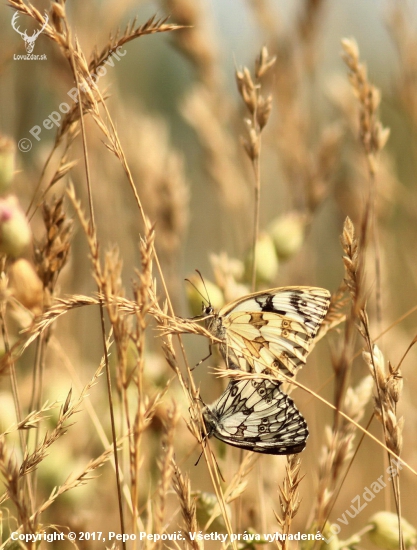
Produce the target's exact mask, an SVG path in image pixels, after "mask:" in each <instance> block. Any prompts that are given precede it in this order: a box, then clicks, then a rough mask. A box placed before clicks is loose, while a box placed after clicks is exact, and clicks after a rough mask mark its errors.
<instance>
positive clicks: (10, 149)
mask: <svg viewBox="0 0 417 550" xmlns="http://www.w3.org/2000/svg"><path fill="white" fill-rule="evenodd" d="M15 159H16V145H15V142H14V141H13V140H11V139H9V138H6V137H4V136H0V195H4V194H5V193H7V191H8V190H9V188H10V185H11V184H12V181H13V177H14V172H15Z"/></svg>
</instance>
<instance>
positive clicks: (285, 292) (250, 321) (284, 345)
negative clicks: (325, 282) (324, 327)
mask: <svg viewBox="0 0 417 550" xmlns="http://www.w3.org/2000/svg"><path fill="white" fill-rule="evenodd" d="M329 304H330V293H329V292H328V291H327V290H325V289H322V288H315V287H286V288H277V289H272V290H268V291H264V292H258V293H256V294H251V295H250V296H248V297H246V298H242V299H240V300H237V301H235V302H232V303H231V304H229V305H227V306H226V307H224V308H223V309H222V310H220V312H219V314H218V316H217V318H216V324H214V323H213V324H212V327H215V330H213V333H214V334H215V336H217V337H218V338H220V339H221V340H223V342H222V344H221V346H220V349H221V352H222V354H223V357H224V359H225V361H226V362H227V363H228V365H229V366H230V367H235V368H236V367H237V368H239V369H241V370H245V371H249V372H264V371H265V370H266V369H268V367H275V368H278V369H281V370H282V371H283V372H284V373H285V374H286V375H287V376H293V375H294V374H295V372H296V371H297V369H298V368H299V367H301V366H302V365H303V364H305V362H306V357H307V355H308V353H309V350H310V347H311V343H312V341H313V340H314V338H315V337H316V335H317V331H318V329H319V327H320V325H321V323H322V321H323V319H324V317H325V315H326V313H327V310H328V308H329Z"/></svg>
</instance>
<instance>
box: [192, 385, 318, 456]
mask: <svg viewBox="0 0 417 550" xmlns="http://www.w3.org/2000/svg"><path fill="white" fill-rule="evenodd" d="M280 385H281V384H280V382H273V381H271V380H264V379H255V378H253V379H250V380H232V381H231V382H229V385H228V386H227V388H226V390H225V391H224V392H223V394H222V395H221V396H220V397H219V399H217V401H215V402H214V403H212V404H211V405H207V406H205V407H204V409H203V411H202V414H203V419H204V423H205V426H206V431H207V435H208V437H211V436H214V437H216V438H217V439H220V440H222V441H224V442H225V443H228V444H229V445H233V446H234V447H240V448H241V449H247V450H248V451H254V452H256V453H265V454H273V455H288V454H293V453H299V452H301V451H302V450H303V449H304V447H305V445H306V440H307V437H308V428H307V424H306V421H305V420H304V418H303V417H302V416H301V414H300V412H299V411H298V410H297V409H296V407H295V405H294V402H293V400H292V399H291V398H290V397H288V395H286V394H285V393H283V392H282V391H281V390H280Z"/></svg>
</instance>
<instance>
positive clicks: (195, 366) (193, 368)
mask: <svg viewBox="0 0 417 550" xmlns="http://www.w3.org/2000/svg"><path fill="white" fill-rule="evenodd" d="M209 352H210V353H209V354H208V355H207V357H203V359H201V361H199V362H198V363H197V364H196V365H194V367H191V369H190V370H191V371H193V370H195V369H196V368H197V367H198V366H199V365H201V363H204V361H206V360H207V359H208V358H209V357H211V356H212V355H213V352H212V350H211V344H209Z"/></svg>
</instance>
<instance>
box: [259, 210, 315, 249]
mask: <svg viewBox="0 0 417 550" xmlns="http://www.w3.org/2000/svg"><path fill="white" fill-rule="evenodd" d="M305 226H306V218H305V216H304V215H303V214H300V213H298V212H290V213H289V214H285V215H284V216H279V217H278V218H275V220H273V221H272V222H271V223H270V225H269V231H268V232H269V234H270V235H271V238H272V240H273V242H274V245H275V250H276V252H277V254H278V257H279V258H280V259H286V258H291V256H294V254H296V253H297V252H298V251H299V250H300V248H301V246H302V244H303V242H304V231H305Z"/></svg>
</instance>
